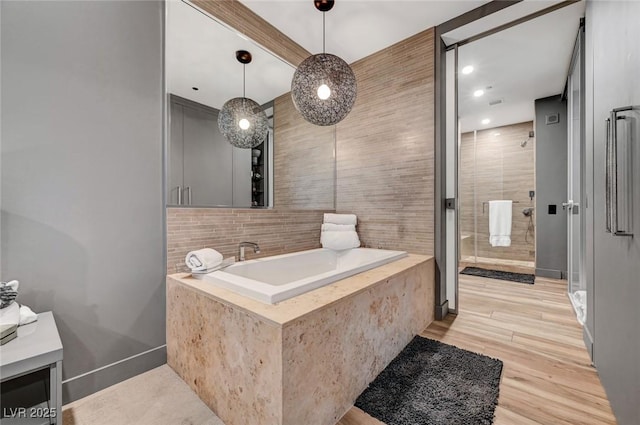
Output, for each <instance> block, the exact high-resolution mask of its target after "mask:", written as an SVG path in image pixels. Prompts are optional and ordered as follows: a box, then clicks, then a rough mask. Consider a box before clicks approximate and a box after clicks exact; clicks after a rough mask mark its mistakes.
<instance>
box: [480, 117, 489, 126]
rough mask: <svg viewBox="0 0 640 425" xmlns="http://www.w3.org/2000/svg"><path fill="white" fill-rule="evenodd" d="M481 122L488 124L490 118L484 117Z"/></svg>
mask: <svg viewBox="0 0 640 425" xmlns="http://www.w3.org/2000/svg"><path fill="white" fill-rule="evenodd" d="M481 122H482V124H485V125H486V124H489V123H490V122H491V120H490V119H489V118H485V119H483V120H482V121H481Z"/></svg>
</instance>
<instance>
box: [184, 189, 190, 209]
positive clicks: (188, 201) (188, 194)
mask: <svg viewBox="0 0 640 425" xmlns="http://www.w3.org/2000/svg"><path fill="white" fill-rule="evenodd" d="M184 190H186V191H187V205H191V186H187V187H186V188H185V189H184Z"/></svg>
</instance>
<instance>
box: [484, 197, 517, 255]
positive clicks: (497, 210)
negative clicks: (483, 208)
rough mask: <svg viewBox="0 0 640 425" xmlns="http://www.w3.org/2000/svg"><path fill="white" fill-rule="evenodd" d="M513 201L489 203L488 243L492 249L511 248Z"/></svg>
mask: <svg viewBox="0 0 640 425" xmlns="http://www.w3.org/2000/svg"><path fill="white" fill-rule="evenodd" d="M512 204H513V201H510V200H509V201H505V200H501V201H489V243H490V244H491V246H493V247H498V246H511V211H512V208H511V207H512Z"/></svg>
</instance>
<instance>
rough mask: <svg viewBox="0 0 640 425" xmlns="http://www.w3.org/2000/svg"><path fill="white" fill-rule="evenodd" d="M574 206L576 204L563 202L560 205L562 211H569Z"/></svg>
mask: <svg viewBox="0 0 640 425" xmlns="http://www.w3.org/2000/svg"><path fill="white" fill-rule="evenodd" d="M574 205H576V204H574V203H573V201H568V202H563V203H562V209H563V210H566V209H571V208H573V206H574Z"/></svg>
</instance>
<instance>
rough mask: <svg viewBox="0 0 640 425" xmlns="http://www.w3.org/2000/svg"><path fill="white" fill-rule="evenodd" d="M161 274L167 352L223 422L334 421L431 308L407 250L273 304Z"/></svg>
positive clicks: (428, 288) (295, 424) (325, 424)
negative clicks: (398, 256) (164, 290)
mask: <svg viewBox="0 0 640 425" xmlns="http://www.w3.org/2000/svg"><path fill="white" fill-rule="evenodd" d="M188 276H189V275H186V274H176V275H171V276H169V277H168V278H167V362H168V364H169V366H171V367H172V368H173V369H174V370H175V371H176V372H177V373H178V375H179V376H180V377H181V378H182V379H183V380H184V381H185V382H187V384H189V386H190V387H191V388H192V389H193V390H194V391H195V392H196V394H198V396H199V397H200V398H201V399H202V400H203V401H204V402H205V403H206V404H207V405H208V406H209V407H210V408H211V409H212V410H213V411H214V412H215V413H216V414H217V415H218V416H219V417H220V418H221V419H222V420H223V421H224V423H225V424H227V425H241V424H242V425H246V424H248V423H250V424H261V425H300V424H305V425H333V424H335V423H336V422H337V421H338V420H339V419H340V418H341V417H342V415H343V414H344V413H345V412H346V411H347V410H348V409H349V408H350V407H351V406H352V405H353V403H354V401H355V399H356V398H357V396H358V395H359V394H360V393H361V392H362V391H363V390H364V389H365V388H366V387H367V385H368V384H369V383H370V382H371V381H372V380H373V379H374V378H375V377H376V376H377V375H378V373H380V372H381V371H382V370H383V369H384V367H386V365H387V364H388V363H389V362H390V361H391V360H392V359H393V358H394V357H395V356H396V355H397V354H398V353H399V352H400V351H401V350H402V349H403V348H404V347H405V346H406V344H407V343H408V342H409V341H410V340H411V339H412V338H413V336H414V335H416V334H417V333H418V332H420V331H422V330H423V329H425V328H426V327H427V326H428V325H429V323H431V321H433V315H434V261H433V258H432V257H426V256H421V255H409V256H408V257H405V258H403V259H400V260H397V261H394V262H392V263H388V264H385V265H383V266H380V267H377V268H375V269H371V270H368V271H365V272H362V273H360V274H357V275H355V276H351V277H349V278H346V279H343V280H340V281H338V282H335V283H332V284H330V285H327V286H324V287H321V288H318V289H315V290H313V291H311V292H307V293H305V294H302V295H299V296H297V297H295V298H291V299H289V300H285V301H282V302H280V303H278V304H274V305H269V304H264V303H262V302H259V301H256V300H253V299H250V298H247V297H244V296H242V295H239V294H236V293H234V292H232V291H230V290H227V289H224V288H219V287H215V286H213V285H211V284H209V283H207V282H206V281H202V280H196V279H193V278H190V277H188Z"/></svg>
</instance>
